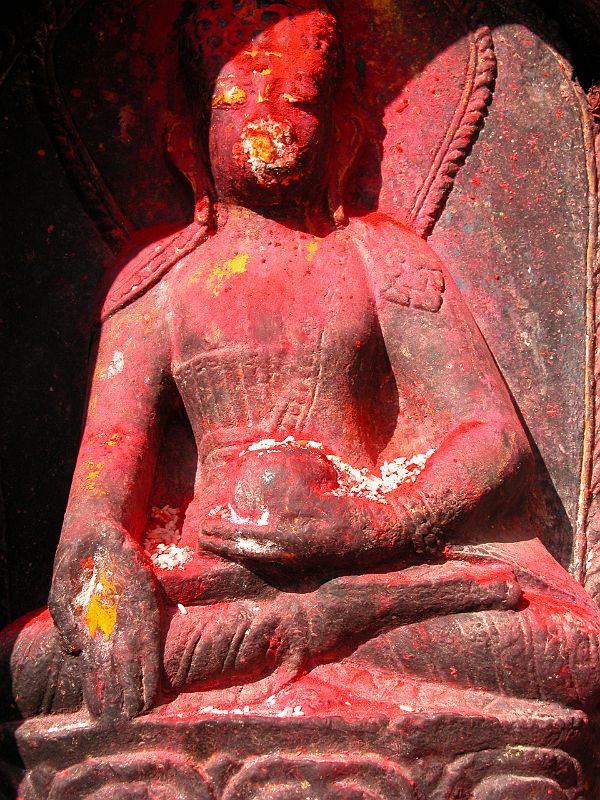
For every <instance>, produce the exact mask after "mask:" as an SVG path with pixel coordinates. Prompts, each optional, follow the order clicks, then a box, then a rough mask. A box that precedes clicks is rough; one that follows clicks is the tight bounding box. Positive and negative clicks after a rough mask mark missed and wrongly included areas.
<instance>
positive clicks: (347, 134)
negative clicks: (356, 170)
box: [327, 117, 363, 228]
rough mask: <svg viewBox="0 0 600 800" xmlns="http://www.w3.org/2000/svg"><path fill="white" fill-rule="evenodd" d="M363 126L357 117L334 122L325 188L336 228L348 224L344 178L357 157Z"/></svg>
mask: <svg viewBox="0 0 600 800" xmlns="http://www.w3.org/2000/svg"><path fill="white" fill-rule="evenodd" d="M362 132H363V126H362V123H361V122H360V120H359V119H358V118H357V117H347V118H345V119H344V120H336V122H335V147H334V152H333V154H332V160H331V164H330V176H331V177H330V180H329V184H328V187H327V206H328V209H329V213H330V215H331V218H332V220H333V223H334V225H335V227H336V228H343V227H344V226H345V225H347V224H348V216H347V214H346V210H345V207H344V197H345V188H346V178H347V176H348V173H349V172H350V170H351V168H352V166H353V164H354V162H355V160H356V156H357V155H358V151H359V148H360V144H361V141H362Z"/></svg>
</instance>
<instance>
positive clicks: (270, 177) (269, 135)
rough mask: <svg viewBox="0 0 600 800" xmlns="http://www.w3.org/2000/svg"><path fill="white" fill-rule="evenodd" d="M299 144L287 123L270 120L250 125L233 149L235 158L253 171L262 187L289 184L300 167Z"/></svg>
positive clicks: (267, 118) (269, 118) (261, 120)
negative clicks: (298, 166)
mask: <svg viewBox="0 0 600 800" xmlns="http://www.w3.org/2000/svg"><path fill="white" fill-rule="evenodd" d="M298 153H299V148H298V143H297V141H296V136H295V134H294V129H293V128H292V126H291V125H290V124H289V123H288V122H278V121H277V120H274V119H272V118H271V117H265V118H264V119H260V120H256V121H254V122H248V123H247V125H246V126H245V128H244V130H243V132H242V135H241V137H240V140H239V141H238V142H237V144H236V145H235V147H234V156H235V158H236V159H237V160H238V161H242V162H243V163H244V164H245V165H247V166H248V167H250V170H251V171H252V174H253V175H254V176H255V178H256V180H257V181H258V183H259V184H261V185H262V186H274V185H277V184H284V185H285V184H286V183H288V182H289V181H290V180H292V179H293V177H294V175H295V171H296V167H297V165H298Z"/></svg>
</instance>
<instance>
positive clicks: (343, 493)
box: [240, 436, 435, 503]
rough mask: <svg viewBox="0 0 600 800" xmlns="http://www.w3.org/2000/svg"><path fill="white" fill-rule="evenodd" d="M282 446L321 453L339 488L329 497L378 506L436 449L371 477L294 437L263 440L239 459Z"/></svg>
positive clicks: (316, 445) (414, 475)
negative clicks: (362, 500)
mask: <svg viewBox="0 0 600 800" xmlns="http://www.w3.org/2000/svg"><path fill="white" fill-rule="evenodd" d="M282 447H283V448H285V447H289V448H290V449H302V450H317V451H319V452H320V453H322V454H323V455H324V456H325V458H326V459H327V460H328V461H330V462H331V463H332V464H333V466H334V467H335V470H336V472H337V476H338V488H337V489H334V490H333V491H332V492H331V494H334V495H337V496H339V497H347V496H352V495H354V496H356V497H365V498H367V499H369V500H376V501H377V502H379V503H385V502H386V499H385V495H386V494H387V493H388V492H393V491H394V489H397V488H398V487H399V486H400V485H401V484H403V483H413V482H414V481H415V480H416V478H417V476H418V475H420V473H421V472H422V471H423V469H424V468H425V465H426V464H427V461H428V460H429V458H430V457H431V456H432V455H433V454H434V453H435V450H428V451H427V452H426V453H418V454H417V455H414V456H411V457H410V458H406V457H400V458H395V459H394V460H393V461H385V462H384V463H383V465H382V466H381V468H380V473H381V474H380V475H374V474H373V473H372V472H369V470H368V469H366V468H363V469H357V468H356V467H353V466H351V465H350V464H346V463H345V462H344V461H342V459H341V458H339V456H334V455H332V454H331V453H327V452H325V448H324V446H323V445H322V444H321V443H320V442H315V441H312V440H304V439H300V440H296V439H294V437H293V436H288V437H287V438H285V439H283V441H281V442H278V441H276V440H275V439H262V440H261V441H260V442H254V443H253V444H251V445H249V446H248V448H247V449H246V450H242V452H241V453H240V456H243V455H244V454H245V453H248V452H261V451H265V452H268V451H270V450H274V449H275V448H277V449H280V448H282Z"/></svg>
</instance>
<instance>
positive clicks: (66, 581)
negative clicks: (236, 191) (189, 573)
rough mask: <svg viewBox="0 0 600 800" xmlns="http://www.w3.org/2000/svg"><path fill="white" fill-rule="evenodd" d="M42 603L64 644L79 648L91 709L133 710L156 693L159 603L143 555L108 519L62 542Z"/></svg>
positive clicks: (148, 702)
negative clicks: (104, 525) (46, 594)
mask: <svg viewBox="0 0 600 800" xmlns="http://www.w3.org/2000/svg"><path fill="white" fill-rule="evenodd" d="M48 606H49V609H50V612H51V614H52V617H53V619H54V622H55V625H56V627H57V628H58V631H59V632H60V634H61V638H62V640H63V645H64V648H65V650H66V651H67V652H69V653H75V654H80V663H81V678H82V688H83V696H84V700H85V702H86V704H87V706H88V708H89V710H90V712H91V713H92V714H94V715H96V716H99V715H100V714H115V713H116V714H120V713H123V714H125V715H126V716H128V717H134V716H137V715H138V714H140V713H141V712H143V711H147V710H148V709H149V708H151V707H152V706H153V705H154V704H155V702H156V699H157V695H158V691H159V687H160V675H161V649H160V648H161V629H160V608H159V601H158V596H157V591H156V584H155V580H154V577H153V574H152V571H151V569H150V567H149V566H148V564H147V562H146V560H145V558H144V556H143V555H142V553H141V551H140V550H139V548H138V547H137V545H136V544H135V543H134V542H133V541H132V540H131V538H130V537H129V536H128V534H127V533H125V532H124V531H120V530H118V529H116V528H115V527H114V526H106V527H100V526H99V529H97V530H96V531H94V532H93V533H91V534H90V533H88V534H87V535H83V536H81V537H78V538H70V539H69V540H68V541H67V542H62V543H61V545H60V547H59V551H58V554H57V558H56V562H55V568H54V576H53V580H52V588H51V591H50V598H49V600H48Z"/></svg>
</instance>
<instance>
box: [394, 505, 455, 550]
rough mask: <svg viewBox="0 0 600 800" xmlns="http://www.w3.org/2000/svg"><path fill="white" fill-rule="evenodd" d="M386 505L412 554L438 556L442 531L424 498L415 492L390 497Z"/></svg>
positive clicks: (442, 539)
mask: <svg viewBox="0 0 600 800" xmlns="http://www.w3.org/2000/svg"><path fill="white" fill-rule="evenodd" d="M388 503H389V505H390V506H391V507H392V508H393V510H394V512H395V515H396V518H397V520H398V523H397V524H398V525H399V527H400V528H401V529H402V530H403V531H404V540H405V541H406V542H409V543H410V545H411V547H412V550H413V552H414V553H417V554H419V555H439V554H440V553H441V552H442V551H443V549H444V546H445V539H444V535H443V531H442V528H441V526H440V525H439V524H438V523H437V520H436V516H435V514H434V513H433V512H432V510H431V509H430V507H429V504H428V503H427V501H426V499H425V497H423V496H422V495H421V494H420V493H416V492H415V493H411V495H410V496H400V495H390V496H389V497H388Z"/></svg>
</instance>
